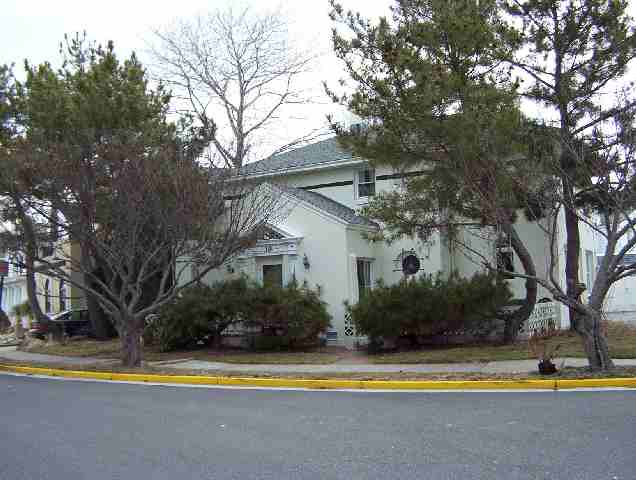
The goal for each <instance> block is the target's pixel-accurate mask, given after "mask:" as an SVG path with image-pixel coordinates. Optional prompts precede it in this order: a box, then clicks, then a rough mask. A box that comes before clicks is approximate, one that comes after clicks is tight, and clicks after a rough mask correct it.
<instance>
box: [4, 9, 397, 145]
mask: <svg viewBox="0 0 636 480" xmlns="http://www.w3.org/2000/svg"><path fill="white" fill-rule="evenodd" d="M236 3H237V2H232V4H233V5H235V4H236ZM342 3H343V4H344V5H345V6H346V7H347V8H350V9H353V10H356V11H360V12H362V13H363V14H365V15H366V16H370V17H373V18H377V17H379V16H380V15H387V14H388V13H389V9H388V6H389V5H390V4H391V1H390V0H367V1H364V0H344V1H343V2H342ZM227 5H228V2H227V1H226V0H207V1H204V0H180V1H174V0H169V1H168V0H110V1H107V2H104V1H94V0H83V1H80V0H58V1H51V0H2V7H1V8H0V17H1V25H2V28H0V45H2V49H1V50H0V52H1V55H0V64H1V63H12V62H13V63H15V64H16V69H15V73H16V75H17V76H18V77H20V76H21V72H22V70H23V69H22V63H23V61H24V59H25V58H26V59H28V60H29V62H31V63H34V64H37V63H40V62H43V61H46V60H48V61H51V62H52V63H53V64H54V65H55V64H56V63H55V62H58V61H59V58H60V56H59V54H58V50H59V42H60V41H61V40H62V39H63V37H64V34H65V33H68V34H73V33H74V32H82V31H84V30H86V32H87V34H88V37H89V38H91V39H93V40H97V41H98V42H102V43H105V42H106V41H107V40H113V41H114V42H115V50H116V52H117V53H118V55H119V56H120V58H121V57H126V56H128V55H129V54H130V53H131V52H132V51H135V52H136V53H137V54H138V56H139V57H140V59H141V61H142V62H143V63H144V64H147V63H149V62H150V56H149V55H148V53H147V51H146V49H147V43H148V42H149V41H152V33H151V30H152V29H153V28H157V27H162V26H166V25H169V24H170V23H171V22H172V21H174V20H175V19H176V18H187V17H192V16H193V15H195V14H196V13H200V12H205V11H210V10H214V9H216V8H223V7H225V6H227ZM240 5H249V6H250V7H252V8H256V9H275V8H281V9H282V11H283V12H284V13H285V14H286V16H287V18H288V20H289V22H290V35H291V37H292V40H293V41H295V42H298V43H299V44H300V45H301V46H302V47H303V48H306V49H310V50H311V51H312V53H314V54H317V55H319V58H318V61H317V62H316V64H315V65H314V70H313V74H312V75H310V76H307V77H306V78H305V79H304V82H305V83H306V85H305V87H306V88H308V89H310V90H312V93H313V94H314V96H315V97H317V99H318V100H319V103H317V104H314V105H311V106H306V107H304V108H303V110H302V112H297V114H296V115H295V120H294V121H291V122H288V123H287V124H286V125H285V128H277V129H276V131H274V132H271V133H272V134H273V136H274V137H275V139H274V140H272V141H271V142H270V143H271V144H272V146H274V145H275V144H277V143H281V144H282V143H285V142H287V141H291V140H293V139H294V138H296V137H298V136H301V135H303V134H304V133H305V132H306V131H309V130H312V129H313V128H317V127H319V126H321V125H325V124H326V122H325V117H326V115H327V114H328V113H335V114H336V115H340V116H342V115H343V113H342V112H340V113H339V112H338V109H337V108H336V106H334V105H333V104H331V103H330V102H329V101H328V99H327V98H325V97H324V96H323V89H322V84H321V82H322V81H323V80H327V81H328V82H329V83H331V84H333V83H334V82H336V81H337V80H338V78H340V77H342V76H343V72H342V70H341V67H340V65H339V62H338V60H337V59H335V58H334V56H333V54H331V43H330V32H331V26H332V25H331V20H330V19H329V17H328V12H329V4H328V1H327V0H315V1H307V0H295V1H290V2H286V3H281V2H280V1H274V0H252V1H245V2H242V3H241V4H240Z"/></svg>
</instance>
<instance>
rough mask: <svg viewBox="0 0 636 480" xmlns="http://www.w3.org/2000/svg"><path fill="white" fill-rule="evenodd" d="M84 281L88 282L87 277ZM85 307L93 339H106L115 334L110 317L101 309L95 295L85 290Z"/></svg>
mask: <svg viewBox="0 0 636 480" xmlns="http://www.w3.org/2000/svg"><path fill="white" fill-rule="evenodd" d="M85 277H86V276H85ZM84 281H85V282H88V281H89V279H88V278H84ZM86 308H87V309H88V317H89V319H90V322H91V328H92V330H93V334H94V335H95V339H97V340H108V339H111V338H113V337H114V336H115V332H114V331H113V327H112V323H111V321H110V319H109V318H108V316H107V315H106V314H105V313H104V311H103V310H102V307H101V306H100V305H99V302H98V301H97V299H96V298H95V295H92V294H91V293H89V292H86Z"/></svg>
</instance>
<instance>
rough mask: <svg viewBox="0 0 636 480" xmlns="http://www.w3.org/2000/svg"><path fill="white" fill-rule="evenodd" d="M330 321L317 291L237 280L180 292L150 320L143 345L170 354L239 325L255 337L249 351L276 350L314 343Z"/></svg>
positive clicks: (251, 338)
mask: <svg viewBox="0 0 636 480" xmlns="http://www.w3.org/2000/svg"><path fill="white" fill-rule="evenodd" d="M330 320H331V317H330V316H329V314H328V313H327V309H326V304H325V303H324V302H323V301H322V300H321V299H320V292H319V291H317V290H312V289H310V288H308V287H307V286H302V287H299V286H298V285H297V284H296V283H295V282H293V283H292V284H290V285H289V286H287V287H285V288H270V287H262V286H260V285H257V284H255V283H253V282H250V281H249V280H247V279H246V278H244V277H241V278H239V279H236V280H229V281H224V282H217V283H215V284H213V285H212V286H204V285H201V286H195V287H191V288H189V289H187V290H185V291H184V292H183V294H182V295H181V297H180V298H178V299H176V300H175V301H174V302H172V303H171V304H170V305H168V306H166V307H165V308H163V309H162V311H161V312H160V314H159V315H158V316H155V317H154V318H152V319H149V322H148V324H147V326H146V330H145V332H144V340H145V342H146V343H148V344H151V343H156V344H157V345H158V346H159V348H160V350H162V351H169V350H175V349H180V348H186V347H190V346H193V345H196V344H197V343H200V342H203V343H206V344H209V343H213V342H214V341H216V340H218V339H220V336H221V334H222V333H223V331H224V330H225V329H227V328H228V327H229V326H230V325H232V324H236V323H241V324H243V325H244V326H246V327H251V328H250V331H252V332H254V331H256V332H257V334H256V335H252V336H251V337H250V342H249V344H250V346H251V348H253V349H255V350H281V349H286V348H297V347H301V346H307V345H312V344H316V343H317V341H318V336H319V334H320V333H322V332H324V331H325V330H326V329H327V328H328V327H329V324H330ZM273 338H276V340H273Z"/></svg>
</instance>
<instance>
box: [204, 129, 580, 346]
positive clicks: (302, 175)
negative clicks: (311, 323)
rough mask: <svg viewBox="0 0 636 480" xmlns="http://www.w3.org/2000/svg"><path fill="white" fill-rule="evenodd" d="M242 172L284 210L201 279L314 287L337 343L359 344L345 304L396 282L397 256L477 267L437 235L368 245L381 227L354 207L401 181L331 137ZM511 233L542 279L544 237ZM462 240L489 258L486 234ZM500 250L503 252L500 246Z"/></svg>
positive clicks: (426, 266)
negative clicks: (280, 199) (241, 278)
mask: <svg viewBox="0 0 636 480" xmlns="http://www.w3.org/2000/svg"><path fill="white" fill-rule="evenodd" d="M243 172H244V174H245V175H246V176H248V177H250V178H260V179H263V180H269V181H271V183H273V184H275V185H277V187H276V188H281V189H282V190H283V192H285V194H286V195H287V197H288V198H289V199H290V201H291V202H292V208H291V213H290V214H289V215H288V216H286V218H285V219H284V220H283V221H282V222H281V223H280V224H277V225H271V226H270V227H271V228H270V231H269V232H267V234H266V235H264V236H263V238H262V239H261V240H259V241H258V242H257V245H256V246H255V247H254V248H251V249H249V250H247V251H245V252H243V253H242V254H241V255H239V256H238V257H237V258H235V259H233V260H232V261H231V262H229V263H228V264H227V265H225V266H224V268H222V269H218V270H216V271H214V272H211V273H210V274H209V275H208V276H207V277H206V279H205V280H206V282H211V281H214V280H218V279H221V278H228V277H231V276H234V275H240V274H246V275H248V276H249V277H251V278H253V279H255V280H257V281H259V282H270V283H275V284H279V285H285V284H287V283H288V282H289V281H290V280H291V279H292V278H296V280H297V281H298V282H300V283H302V282H304V281H306V282H307V283H308V284H309V285H310V286H312V287H315V286H319V287H320V288H321V291H322V296H323V299H324V300H325V301H326V302H327V304H328V307H329V311H330V314H331V315H332V317H333V320H332V325H333V328H334V330H335V331H334V332H332V337H336V339H337V343H339V344H343V345H353V344H354V343H355V342H356V340H358V339H357V338H356V334H355V331H354V329H353V327H352V325H351V323H350V322H349V320H348V319H347V318H346V316H345V307H344V302H345V301H347V302H349V303H356V302H357V301H358V298H359V297H360V294H361V292H363V291H364V290H365V289H368V288H371V287H372V286H373V285H374V284H375V283H376V282H377V281H378V280H380V279H382V280H383V281H384V282H385V283H387V284H391V283H395V282H397V281H399V280H400V279H401V278H403V273H402V268H401V264H402V262H401V260H402V258H404V256H406V255H415V256H416V257H417V258H418V259H419V261H420V265H421V268H420V270H419V272H418V273H417V274H416V275H424V274H436V273H438V272H440V273H442V274H449V273H450V272H452V271H457V272H458V273H460V274H461V275H472V274H473V273H474V272H476V271H480V270H482V269H483V267H482V265H481V262H480V261H479V260H478V259H477V258H476V257H474V258H472V257H470V256H468V255H467V254H466V252H465V250H463V249H457V248H450V247H449V245H448V244H447V242H446V241H445V239H444V238H443V236H440V235H435V236H434V237H433V238H432V239H431V240H430V241H429V242H427V243H426V244H422V242H420V241H419V240H417V239H414V238H404V239H402V240H400V241H397V242H394V243H392V244H390V245H387V244H386V243H384V242H372V241H369V240H367V239H366V238H365V234H368V233H372V232H374V231H376V230H378V229H379V228H381V227H380V226H379V225H378V224H376V223H374V222H371V221H369V220H367V219H365V218H363V217H361V216H360V215H358V214H357V212H356V210H357V209H359V208H360V207H362V206H364V205H365V204H366V203H368V201H369V198H371V197H372V196H373V195H375V194H376V193H378V192H381V191H390V190H393V189H396V188H400V187H401V182H402V176H401V175H400V174H398V173H397V172H395V171H393V170H392V169H391V168H389V167H387V168H377V169H372V168H371V167H370V166H369V164H368V162H366V161H365V160H364V159H361V158H357V157H355V156H353V155H352V153H351V152H349V151H346V150H344V149H342V148H340V147H339V146H338V144H337V141H336V139H335V138H330V139H327V140H324V141H321V142H318V143H314V144H311V145H307V146H305V147H302V148H299V149H296V150H293V151H290V152H286V153H283V154H280V155H276V156H273V157H270V158H267V159H265V160H261V161H259V162H255V163H252V164H249V165H247V166H245V167H244V169H243ZM412 174H417V171H415V172H412ZM520 217H522V216H520ZM561 223H562V222H561ZM517 229H518V232H519V234H520V235H521V236H522V238H524V239H525V240H526V245H527V246H528V248H529V250H530V252H531V254H532V257H533V259H534V260H535V263H536V267H537V270H538V272H537V273H538V274H539V275H545V274H546V271H547V268H548V264H549V242H548V240H547V237H546V234H545V233H544V231H543V230H542V229H541V228H539V227H538V226H537V225H534V224H532V223H529V222H525V221H524V220H523V219H520V221H519V223H518V225H517ZM462 235H463V237H464V238H463V240H464V242H465V243H466V244H468V245H470V248H471V249H474V250H477V251H480V252H482V253H483V254H484V255H486V256H487V257H488V258H494V256H495V254H496V253H495V248H496V247H495V242H494V238H495V232H494V231H492V229H490V230H487V229H484V228H481V227H479V228H477V227H475V228H474V229H470V228H466V229H465V231H464V232H463V233H462ZM559 240H560V241H559V242H558V244H557V245H558V246H559V247H558V248H559V250H560V251H561V253H560V254H559V258H563V256H562V250H563V249H564V247H565V245H564V242H563V241H561V239H559ZM501 249H502V250H503V251H504V252H505V251H506V248H505V245H503V247H501ZM508 255H512V254H511V253H509V254H508ZM511 260H512V263H513V265H514V268H515V270H516V271H521V269H522V267H521V264H520V263H519V261H518V259H516V258H514V256H512V258H511ZM563 270H564V269H563V265H562V264H561V265H557V266H556V269H555V271H556V272H558V275H559V276H560V278H561V279H562V278H563V276H564V273H563ZM511 287H512V289H513V292H514V294H515V296H516V297H518V298H522V297H523V296H524V295H525V287H524V280H522V279H515V280H512V281H511ZM546 297H548V298H549V297H550V295H549V293H548V292H547V291H545V290H544V289H543V288H542V287H540V289H539V297H538V298H539V299H542V298H546ZM555 310H556V317H557V318H556V319H555V320H556V324H557V325H560V326H562V327H566V326H567V325H568V324H569V321H568V317H567V310H566V309H565V308H562V307H561V306H557V307H556V308H555Z"/></svg>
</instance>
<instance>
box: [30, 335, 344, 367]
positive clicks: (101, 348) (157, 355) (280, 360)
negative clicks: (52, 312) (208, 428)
mask: <svg viewBox="0 0 636 480" xmlns="http://www.w3.org/2000/svg"><path fill="white" fill-rule="evenodd" d="M28 351H29V352H33V353H45V354H47V355H62V356H69V357H97V358H118V357H119V355H120V343H119V340H118V339H114V340H108V341H96V340H89V339H77V340H74V339H71V340H70V341H68V342H67V343H66V344H54V345H43V346H38V347H32V348H29V350H28ZM143 358H144V361H148V362H157V361H172V360H180V359H196V360H206V361H209V362H225V363H239V364H257V363H269V364H302V363H311V364H327V363H333V362H335V361H336V360H338V359H339V358H340V356H339V355H338V354H337V353H332V351H331V349H316V350H312V351H309V352H263V353H260V352H244V351H240V350H209V349H204V348H202V349H196V350H183V351H176V352H159V350H158V349H157V348H156V347H152V346H149V347H146V348H144V354H143Z"/></svg>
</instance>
